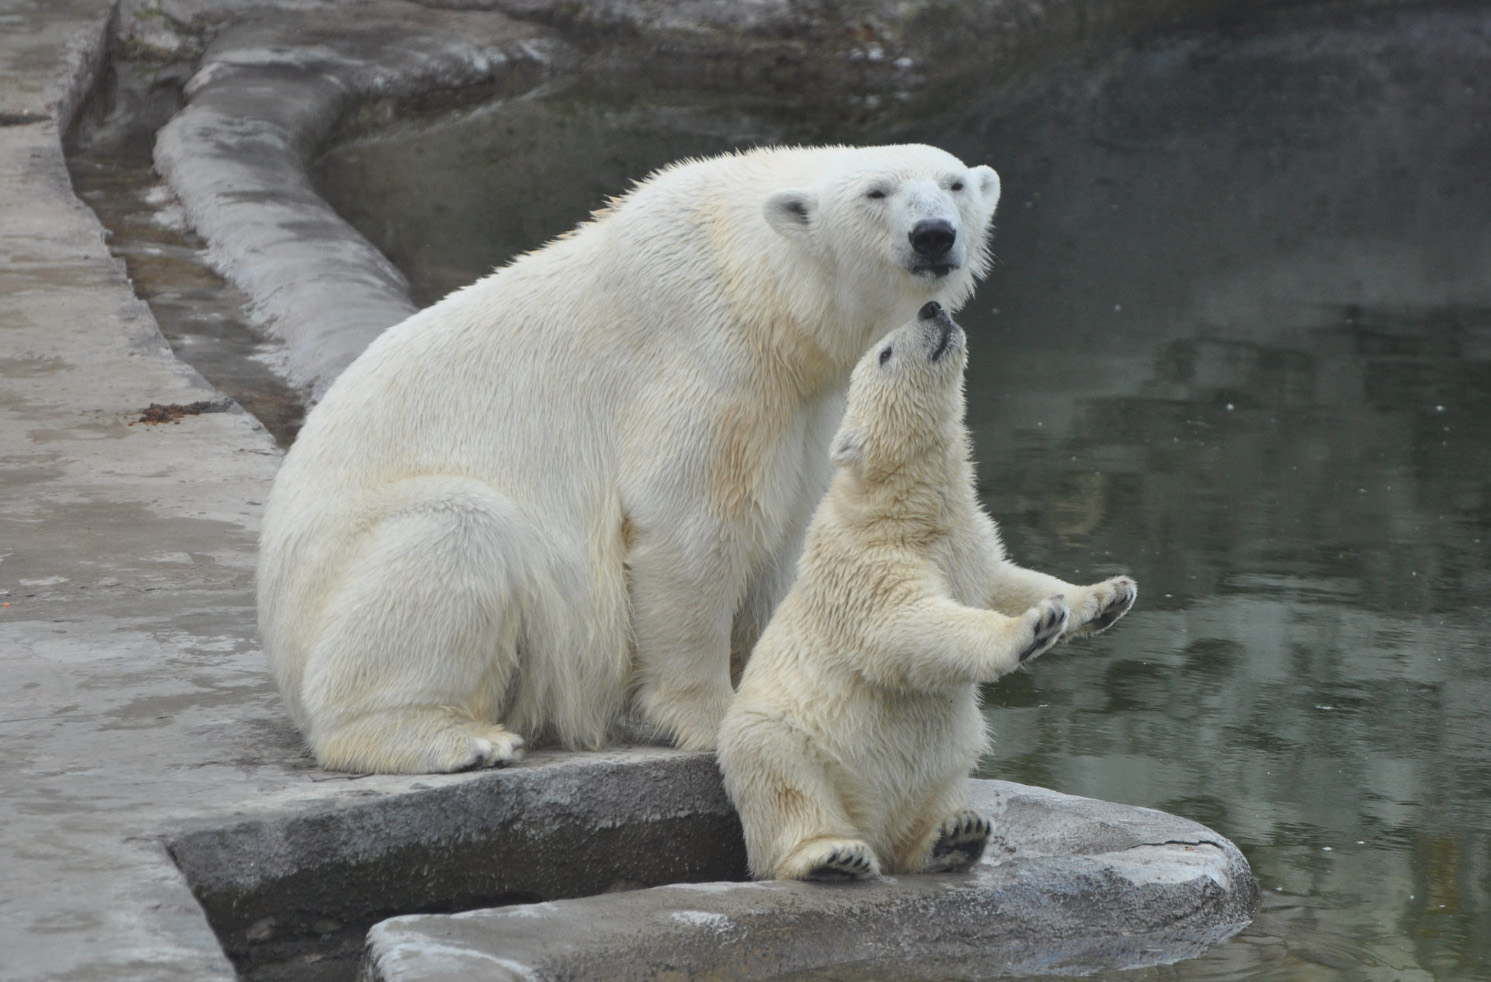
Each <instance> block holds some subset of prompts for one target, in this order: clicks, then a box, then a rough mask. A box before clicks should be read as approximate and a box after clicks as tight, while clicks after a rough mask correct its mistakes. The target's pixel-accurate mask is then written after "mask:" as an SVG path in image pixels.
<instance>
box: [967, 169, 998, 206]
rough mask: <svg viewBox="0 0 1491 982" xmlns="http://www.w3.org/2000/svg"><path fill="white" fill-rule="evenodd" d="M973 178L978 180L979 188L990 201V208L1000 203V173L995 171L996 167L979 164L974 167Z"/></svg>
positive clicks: (985, 198)
mask: <svg viewBox="0 0 1491 982" xmlns="http://www.w3.org/2000/svg"><path fill="white" fill-rule="evenodd" d="M973 179H974V180H976V181H978V189H979V191H980V193H982V194H983V196H984V200H986V201H987V202H989V207H990V208H993V207H994V206H995V205H996V204H998V203H999V175H998V174H996V173H995V172H994V168H992V167H990V166H989V165H988V164H979V165H978V166H977V167H975V168H974V169H973Z"/></svg>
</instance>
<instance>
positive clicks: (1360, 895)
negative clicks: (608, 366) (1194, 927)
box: [322, 10, 1491, 982]
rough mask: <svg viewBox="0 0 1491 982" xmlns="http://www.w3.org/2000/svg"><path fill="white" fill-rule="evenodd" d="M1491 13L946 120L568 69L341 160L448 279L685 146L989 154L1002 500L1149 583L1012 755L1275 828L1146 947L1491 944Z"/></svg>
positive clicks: (1250, 36)
mask: <svg viewBox="0 0 1491 982" xmlns="http://www.w3.org/2000/svg"><path fill="white" fill-rule="evenodd" d="M1488 23H1491V21H1488V19H1487V16H1486V15H1485V14H1484V13H1483V12H1477V11H1473V10H1463V11H1445V12H1440V13H1433V12H1426V11H1419V12H1414V13H1411V14H1393V13H1376V14H1371V15H1363V16H1362V17H1360V18H1359V19H1356V20H1353V21H1350V22H1335V23H1330V22H1325V21H1323V20H1317V19H1314V18H1313V17H1312V16H1311V15H1297V16H1296V17H1295V18H1294V19H1293V21H1292V22H1290V23H1287V24H1270V25H1253V26H1252V27H1250V28H1248V29H1246V30H1245V29H1243V28H1242V27H1234V28H1232V29H1230V32H1229V33H1228V34H1227V35H1226V36H1215V35H1213V36H1209V37H1195V38H1181V39H1167V40H1162V41H1156V42H1154V43H1151V44H1148V45H1146V46H1145V47H1143V48H1139V49H1134V50H1128V51H1123V52H1119V53H1116V54H1113V55H1110V56H1108V57H1106V58H1104V59H1102V60H1100V61H1099V62H1097V63H1095V64H1088V65H1082V66H1074V67H1072V68H1071V69H1070V70H1062V71H1059V72H1056V73H1052V74H1050V75H1048V76H1046V77H1044V78H1042V79H1040V80H1037V81H1036V82H1034V83H1029V84H1026V85H1025V86H1024V87H1022V88H1020V89H1006V90H1001V91H996V92H991V93H987V94H985V95H984V96H982V97H980V98H978V99H976V100H974V101H973V102H971V103H970V104H968V105H965V106H963V107H960V109H959V111H958V113H957V114H956V115H952V114H949V115H947V116H946V117H942V118H936V119H928V118H921V119H917V120H915V121H906V120H901V119H897V118H896V117H895V115H894V114H893V113H886V114H884V115H882V116H881V117H879V118H875V119H872V120H870V121H868V122H867V123H860V124H855V125H836V126H831V125H826V124H824V123H823V122H822V121H821V120H814V119H809V118H806V117H802V116H788V117H785V118H784V117H783V116H781V115H778V116H776V117H766V116H763V115H760V114H758V113H757V112H756V111H755V108H754V107H751V106H748V105H742V104H741V103H740V102H739V101H730V100H725V99H720V98H716V99H714V100H710V99H707V98H705V97H703V96H698V97H694V98H692V99H690V100H688V101H680V97H678V96H676V95H673V96H666V97H665V96H661V95H658V94H656V93H653V94H649V95H648V96H647V98H646V105H647V108H645V109H644V108H638V106H639V103H638V102H636V101H634V100H633V98H632V97H633V96H635V94H636V93H635V92H627V91H625V90H623V89H621V88H619V87H617V88H613V89H610V90H605V91H595V90H585V89H581V88H575V89H571V90H568V91H565V92H559V93H550V94H546V95H545V96H544V97H543V101H542V103H540V102H538V101H531V102H527V103H524V102H517V103H508V104H502V105H489V106H484V107H480V108H478V109H475V110H471V111H468V112H467V113H464V114H458V115H454V116H450V117H446V118H443V119H440V120H436V121H433V122H429V123H426V124H421V125H418V126H414V125H410V126H409V127H408V128H407V129H404V130H400V131H393V132H390V133H381V134H377V135H375V136H372V137H368V138H364V139H361V140H358V141H354V142H352V143H349V144H346V145H344V146H342V147H341V148H339V149H337V150H336V151H334V152H333V153H332V154H330V155H328V157H327V158H326V159H325V160H324V161H323V166H322V179H323V181H324V183H325V186H326V187H327V189H328V193H329V195H330V196H331V197H333V198H334V199H336V200H337V201H338V203H339V205H340V206H341V207H342V208H344V209H345V212H346V213H347V214H349V215H351V216H352V217H353V218H354V219H356V221H357V222H358V223H359V224H360V226H361V227H362V228H363V229H364V231H366V232H367V233H368V234H369V235H370V236H371V237H373V238H374V239H375V240H376V241H379V242H380V243H382V244H384V245H385V246H386V247H387V248H388V250H389V251H390V253H391V254H392V255H393V256H394V257H395V259H396V260H397V261H399V262H401V264H402V265H403V266H404V268H405V269H406V270H407V271H409V272H410V274H411V278H413V279H416V280H418V281H419V282H420V284H421V287H420V288H421V289H422V290H423V292H424V299H426V300H428V299H432V298H434V297H436V296H439V295H440V294H441V293H442V292H444V291H445V290H447V289H449V288H451V287H453V286H456V285H459V284H461V283H464V282H467V281H469V280H470V279H472V278H474V277H475V276H477V275H480V273H482V272H484V271H485V270H486V269H487V268H490V267H491V266H492V265H495V264H497V263H500V262H501V261H503V260H504V259H505V258H506V257H507V256H509V255H511V254H512V253H513V252H515V251H518V250H520V249H522V248H527V247H530V246H532V245H535V244H537V243H539V242H541V241H543V240H544V239H546V238H547V237H548V236H550V235H552V234H553V233H555V232H557V231H559V230H562V229H563V228H566V227H568V226H569V225H571V224H573V223H574V221H576V220H577V219H578V218H579V217H581V216H582V215H583V214H584V213H585V211H586V210H588V209H589V208H591V207H593V206H594V205H595V204H597V203H598V201H599V199H600V197H601V196H602V195H604V194H606V193H614V192H615V191H618V190H620V189H622V188H623V187H624V186H625V181H626V178H628V177H631V176H635V175H638V174H640V173H643V172H645V171H646V170H647V169H648V168H649V167H652V166H655V165H657V164H660V163H662V162H664V161H666V160H670V159H673V158H674V157H677V156H680V155H683V154H686V153H701V152H712V151H715V150H719V149H723V148H725V147H728V146H732V145H738V144H745V143H752V142H763V141H781V140H804V141H818V140H825V139H845V140H851V141H855V142H887V141H890V140H898V139H921V140H926V141H928V142H933V143H937V144H940V145H943V146H946V147H948V148H949V149H950V150H952V151H953V152H955V153H958V154H960V155H961V156H963V157H964V159H965V160H969V161H971V162H983V161H987V162H990V163H993V164H994V165H995V166H996V167H997V168H998V169H999V170H1000V172H1001V174H1002V176H1003V177H1004V186H1005V194H1006V198H1005V201H1004V203H1003V204H1002V205H1001V211H1000V216H999V220H998V221H999V226H1000V227H999V232H998V235H997V238H996V240H995V252H996V253H997V255H998V256H999V259H1000V265H999V266H998V267H997V268H996V270H995V272H994V275H993V276H992V278H991V280H990V281H989V282H988V283H987V284H985V286H984V287H983V288H982V289H981V290H980V292H979V294H978V296H977V298H976V299H975V300H974V301H973V303H971V304H970V305H969V307H968V308H967V309H965V310H964V311H963V313H962V314H961V315H960V319H961V320H962V321H963V322H964V324H965V326H966V327H967V328H968V329H969V335H970V339H971V347H972V351H973V363H972V365H971V367H970V381H971V391H970V423H971V425H972V426H973V427H974V430H975V433H976V438H977V447H978V454H979V459H980V468H981V476H982V482H983V487H984V490H985V493H986V497H987V501H988V504H989V507H990V509H991V510H992V511H993V512H994V514H995V515H996V516H997V517H999V518H1000V520H1001V521H1002V522H1003V523H1004V526H1005V529H1006V537H1007V540H1008V543H1009V545H1010V547H1011V551H1012V552H1013V554H1014V555H1015V556H1016V557H1017V558H1018V559H1019V560H1020V561H1022V562H1024V563H1026V564H1028V565H1032V566H1036V567H1039V568H1045V569H1050V570H1052V571H1054V572H1057V573H1060V574H1062V575H1065V576H1068V577H1070V578H1076V579H1097V578H1099V577H1101V576H1105V575H1108V574H1110V573H1113V572H1118V571H1126V572H1130V573H1132V574H1134V575H1135V576H1136V577H1137V578H1138V580H1139V583H1140V586H1141V593H1140V599H1139V605H1138V607H1137V608H1136V609H1135V611H1134V613H1133V614H1131V615H1130V616H1129V617H1128V618H1127V619H1126V620H1125V621H1124V622H1123V623H1122V624H1120V625H1119V627H1118V628H1117V629H1115V630H1114V631H1113V632H1111V633H1109V634H1108V635H1104V636H1102V637H1100V638H1097V639H1094V640H1092V641H1088V642H1081V643H1079V644H1076V645H1073V646H1072V647H1069V648H1063V649H1059V650H1058V651H1056V652H1053V653H1051V654H1049V655H1047V656H1046V657H1044V658H1043V659H1041V661H1040V662H1039V663H1038V664H1036V665H1035V666H1033V668H1032V669H1031V670H1030V671H1026V672H1021V673H1019V674H1017V675H1015V676H1012V677H1011V678H1009V679H1007V680H1005V681H1004V682H1003V683H1001V684H1000V685H999V686H997V687H994V688H992V689H991V690H990V692H989V693H988V699H987V703H988V713H989V716H990V718H991V720H992V722H993V725H994V729H995V732H996V735H997V743H996V746H995V748H994V751H993V753H992V754H991V755H990V756H989V757H988V758H987V760H986V761H985V762H984V765H983V772H984V773H985V774H987V775H991V776H992V775H998V776H1000V777H1005V778H1010V779H1013V780H1019V781H1027V782H1031V783H1036V784H1042V785H1046V786H1049V787H1053V788H1056V789H1059V790H1062V791H1066V792H1072V793H1078V794H1086V795H1093V796H1097V797H1102V798H1109V799H1113V800H1118V801H1125V802H1131V803H1136V804H1143V805H1151V806H1154V807H1159V808H1164V809H1167V810H1169V811H1173V812H1177V813H1179V814H1182V815H1186V816H1188V817H1191V818H1194V819H1197V820H1200V821H1203V822H1206V823H1207V824H1210V825H1212V826H1213V827H1215V828H1217V829H1218V830H1220V831H1221V832H1223V833H1224V834H1226V835H1228V836H1229V837H1231V838H1232V839H1233V840H1234V841H1236V842H1237V843H1238V844H1239V845H1240V846H1241V847H1242V848H1243V849H1244V851H1245V852H1246V853H1247V855H1248V858H1249V860H1250V861H1251V862H1252V864H1253V867H1254V870H1255V872H1256V873H1257V875H1258V878H1259V881H1260V883H1261V884H1262V885H1263V888H1264V890H1265V893H1266V895H1267V899H1266V901H1265V904H1264V907H1263V909H1262V911H1261V913H1260V916H1259V918H1258V921H1257V923H1256V924H1255V925H1254V926H1253V927H1252V928H1250V929H1249V930H1248V931H1247V932H1245V933H1244V935H1242V936H1241V937H1240V938H1239V939H1237V940H1236V941H1234V942H1233V943H1230V944H1228V945H1224V946H1222V947H1220V948H1218V949H1216V950H1215V951H1213V952H1212V953H1211V954H1209V955H1207V956H1205V957H1203V958H1201V959H1198V960H1196V961H1192V962H1188V963H1184V964H1181V965H1176V966H1171V967H1165V968H1156V969H1150V970H1144V971H1140V972H1134V973H1125V974H1124V975H1123V976H1122V977H1123V979H1124V980H1147V979H1183V980H1220V979H1259V978H1270V979H1300V980H1342V982H1346V980H1384V982H1385V980H1397V979H1430V978H1433V979H1454V980H1465V979H1476V978H1491V854H1488V853H1491V648H1488V645H1487V644H1486V641H1485V640H1484V638H1485V634H1486V632H1487V629H1488V628H1491V615H1488V613H1487V610H1486V600H1487V598H1488V596H1491V559H1488V557H1491V549H1488V542H1491V222H1488V216H1491V181H1488V180H1487V175H1491V122H1488V121H1491V71H1488V68H1491V55H1488V52H1491V29H1488V26H1487V25H1488ZM452 161H454V162H458V163H459V165H460V166H459V167H457V166H454V165H453V164H452V163H451V162H452ZM372 209H376V210H372ZM824 977H825V978H826V977H827V976H824Z"/></svg>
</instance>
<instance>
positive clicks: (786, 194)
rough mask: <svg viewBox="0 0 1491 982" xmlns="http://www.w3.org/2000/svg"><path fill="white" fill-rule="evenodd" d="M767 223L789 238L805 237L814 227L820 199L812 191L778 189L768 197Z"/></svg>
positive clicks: (766, 208)
mask: <svg viewBox="0 0 1491 982" xmlns="http://www.w3.org/2000/svg"><path fill="white" fill-rule="evenodd" d="M764 211H765V213H766V224H768V225H770V226H771V227H772V228H774V229H776V230H777V232H778V233H780V234H782V235H785V236H786V237H787V238H789V239H799V238H803V237H805V236H806V235H807V234H808V232H809V231H811V230H812V228H813V220H814V218H815V217H816V215H817V211H818V199H817V197H816V196H815V195H813V193H812V192H810V191H778V192H776V193H775V194H773V195H772V196H771V197H769V198H767V199H766V207H765V209H764Z"/></svg>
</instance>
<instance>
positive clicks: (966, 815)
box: [926, 809, 994, 873]
mask: <svg viewBox="0 0 1491 982" xmlns="http://www.w3.org/2000/svg"><path fill="white" fill-rule="evenodd" d="M993 831H994V823H993V822H991V821H990V820H989V818H988V816H986V815H983V814H981V813H979V812H976V811H973V810H971V809H968V810H964V811H960V812H954V813H953V814H952V815H950V816H948V818H947V819H946V820H945V821H943V823H942V828H941V830H940V831H939V834H938V836H937V841H936V842H935V843H934V844H933V845H932V856H931V858H930V859H929V860H928V861H927V867H926V871H927V872H928V873H955V872H960V871H962V870H965V869H968V867H970V866H972V865H973V864H974V863H976V862H978V861H979V859H980V858H982V856H983V855H984V847H985V846H986V845H988V842H989V835H990V833H992V832H993Z"/></svg>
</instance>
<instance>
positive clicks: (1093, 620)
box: [1068, 576, 1139, 638]
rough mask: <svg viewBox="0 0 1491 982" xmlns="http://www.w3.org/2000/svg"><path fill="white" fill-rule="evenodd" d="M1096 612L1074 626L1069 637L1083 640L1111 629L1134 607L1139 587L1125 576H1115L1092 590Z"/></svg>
mask: <svg viewBox="0 0 1491 982" xmlns="http://www.w3.org/2000/svg"><path fill="white" fill-rule="evenodd" d="M1094 593H1095V594H1096V597H1097V610H1096V611H1095V612H1094V613H1093V615H1092V616H1091V617H1090V618H1088V619H1087V620H1086V621H1085V622H1084V623H1082V624H1078V625H1076V626H1074V627H1073V628H1072V630H1071V633H1070V634H1069V635H1068V636H1069V637H1075V638H1085V637H1088V636H1089V635H1093V634H1097V633H1098V632H1099V631H1104V630H1107V629H1108V628H1110V627H1112V626H1113V624H1114V622H1115V621H1117V620H1118V619H1119V618H1120V617H1122V616H1123V615H1124V614H1127V613H1128V612H1129V610H1130V609H1131V608H1132V607H1133V606H1134V601H1135V600H1136V599H1137V598H1138V596H1139V585H1138V584H1137V583H1135V582H1134V581H1133V579H1132V578H1130V577H1127V576H1115V577H1114V578H1113V579H1111V580H1107V581H1105V582H1103V583H1100V584H1098V585H1097V586H1096V587H1095V588H1094Z"/></svg>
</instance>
